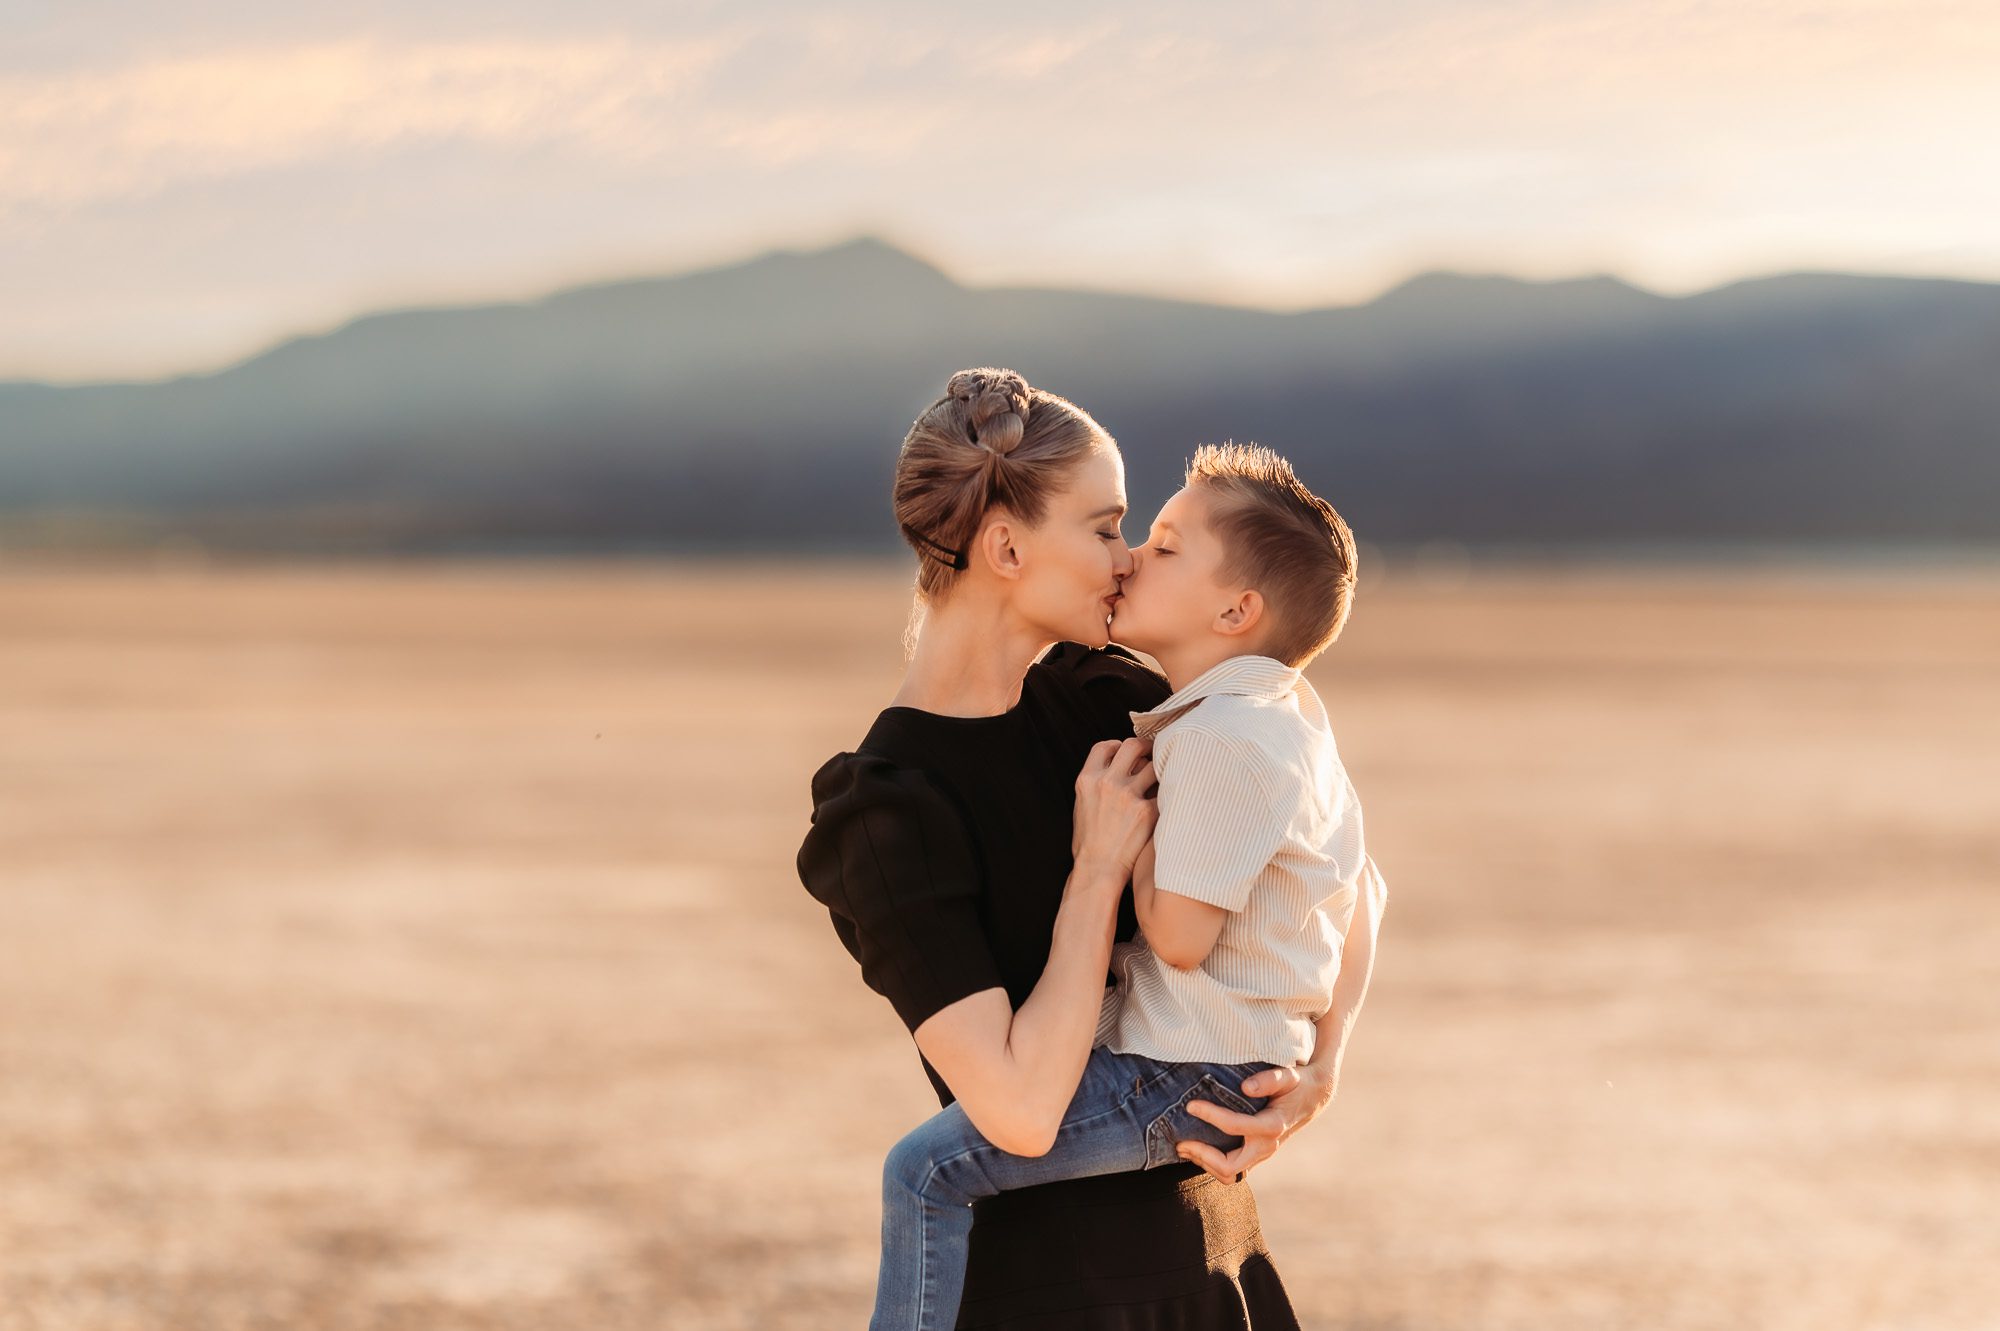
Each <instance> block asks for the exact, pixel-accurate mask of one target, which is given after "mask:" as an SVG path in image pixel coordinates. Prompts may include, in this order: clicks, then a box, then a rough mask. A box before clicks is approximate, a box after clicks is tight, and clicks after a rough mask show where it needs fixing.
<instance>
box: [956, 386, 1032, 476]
mask: <svg viewBox="0 0 2000 1331" xmlns="http://www.w3.org/2000/svg"><path fill="white" fill-rule="evenodd" d="M944 392H945V396H946V397H949V398H955V399H956V400H958V401H959V402H961V403H963V404H964V405H965V423H966V432H967V434H968V435H969V436H970V438H971V440H972V442H973V443H975V444H979V445H981V446H983V447H985V448H989V449H992V450H993V451H994V452H995V453H998V454H1000V455H1001V456H1002V457H1005V456H1006V455H1007V454H1009V453H1011V452H1013V451H1014V446H1015V445H1017V444H1019V443H1020V442H1021V438H1022V436H1023V435H1024V434H1026V433H1027V429H1028V401H1029V390H1028V381H1027V380H1026V379H1023V378H1022V377H1021V376H1020V375H1018V374H1016V373H1014V372H1013V371H1012V370H996V369H990V368H988V369H978V370H960V371H959V372H958V373H957V374H954V375H953V376H952V377H951V380H950V382H949V383H947V384H946V385H945V386H944Z"/></svg>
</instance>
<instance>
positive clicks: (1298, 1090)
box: [1177, 1064, 1335, 1183]
mask: <svg viewBox="0 0 2000 1331" xmlns="http://www.w3.org/2000/svg"><path fill="white" fill-rule="evenodd" d="M1242 1089H1243V1094H1245V1095H1250V1096H1264V1095H1268V1096H1270V1097H1271V1099H1270V1100H1269V1101H1268V1102H1267V1103H1266V1104H1265V1105H1264V1108H1263V1109H1262V1110H1260V1111H1258V1112H1257V1113H1255V1114H1239V1113H1237V1112H1236V1111H1235V1110H1233V1109H1225V1108H1223V1107H1222V1106H1221V1105H1218V1104H1212V1103H1210V1102H1209V1101H1207V1100H1190V1101H1188V1112H1189V1113H1190V1114H1193V1115H1194V1116H1195V1117H1196V1118H1198V1119H1201V1120H1202V1121H1203V1122H1206V1123H1213V1124H1214V1125H1215V1126H1216V1127H1218V1128H1220V1129H1222V1130H1223V1131H1224V1132H1226V1133H1229V1134H1230V1135H1231V1136H1234V1137H1241V1138H1242V1139H1243V1144H1242V1145H1241V1146H1239V1147H1237V1148H1236V1149H1235V1150H1233V1151H1229V1152H1226V1153H1225V1152H1222V1151H1218V1150H1217V1149H1216V1148H1215V1147H1213V1146H1210V1145H1209V1144H1208V1143H1207V1142H1198V1141H1184V1142H1181V1143H1180V1144H1179V1146H1178V1148H1177V1149H1178V1150H1179V1151H1180V1157H1181V1159H1183V1160H1191V1161H1193V1162H1194V1163H1195V1164H1197V1165H1200V1166H1201V1167H1202V1168H1203V1169H1206V1170H1207V1171H1208V1172H1209V1173H1211V1174H1213V1175H1214V1176H1215V1177H1216V1178H1218V1179H1220V1180H1222V1181H1223V1182H1224V1183H1235V1182H1238V1181H1239V1180H1241V1179H1242V1177H1243V1176H1244V1175H1245V1174H1247V1173H1249V1172H1250V1171H1251V1170H1252V1169H1255V1168H1256V1167H1257V1166H1258V1165H1261V1164H1263V1163H1264V1162H1265V1161H1266V1160H1269V1159H1270V1158H1271V1157H1272V1155H1274V1154H1275V1153H1276V1152H1277V1149H1278V1143H1280V1142H1282V1141H1284V1140H1285V1139H1286V1138H1287V1137H1289V1136H1291V1135H1292V1134H1293V1133H1295V1132H1297V1131H1298V1130H1299V1129H1300V1128H1303V1127H1304V1126H1305V1125H1306V1124H1308V1123H1310V1122H1312V1121H1313V1120H1314V1119H1316V1118H1318V1117H1319V1116H1320V1114H1321V1113H1322V1112H1323V1111H1324V1110H1325V1109H1326V1107H1327V1106H1328V1105H1330V1104H1332V1103H1333V1093H1334V1090H1335V1085H1334V1077H1333V1076H1331V1075H1329V1074H1328V1073H1327V1072H1326V1071H1325V1070H1324V1069H1322V1068H1317V1067H1314V1066H1313V1065H1311V1064H1306V1065H1304V1066H1301V1067H1296V1068H1266V1069H1265V1070H1264V1071H1262V1072H1259V1073H1256V1074H1254V1075H1253V1076H1250V1077H1246V1078H1244V1080H1243V1088H1242Z"/></svg>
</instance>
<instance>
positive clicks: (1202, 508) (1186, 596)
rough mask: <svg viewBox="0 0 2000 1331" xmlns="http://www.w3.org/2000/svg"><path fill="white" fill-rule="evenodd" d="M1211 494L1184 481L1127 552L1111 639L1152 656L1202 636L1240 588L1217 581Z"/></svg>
mask: <svg viewBox="0 0 2000 1331" xmlns="http://www.w3.org/2000/svg"><path fill="white" fill-rule="evenodd" d="M1210 502H1211V500H1210V499H1209V497H1208V495H1207V494H1205V493H1204V492H1203V491H1202V490H1200V489H1199V488H1197V487H1192V486H1184V487H1182V489H1181V490H1180V491H1179V492H1178V493H1177V494H1175V495H1174V497H1173V498H1171V499H1169V500H1168V501H1167V502H1166V503H1165V504H1164V505H1162V506H1161V508H1160V515H1159V516H1158V517H1156V518H1154V519H1153V528H1152V531H1151V532H1149V533H1148V534H1147V537H1146V543H1145V544H1144V545H1142V546H1140V547H1138V548H1137V549H1136V550H1134V551H1133V552H1132V558H1133V568H1132V572H1131V574H1130V575H1129V576H1127V577H1126V579H1125V585H1124V588H1123V590H1124V593H1125V596H1124V599H1123V600H1121V601H1119V602H1118V605H1117V608H1116V610H1115V611H1114V612H1113V613H1112V616H1111V626H1110V627H1111V639H1112V641H1114V642H1122V643H1125V644H1127V645H1129V646H1132V647H1137V648H1138V649H1139V650H1140V651H1142V652H1145V653H1147V654H1149V655H1151V656H1156V657H1157V656H1159V655H1160V653H1161V651H1162V649H1164V650H1165V651H1167V652H1169V653H1172V652H1175V651H1176V650H1177V649H1180V648H1183V647H1186V646H1188V645H1191V644H1194V643H1198V642H1201V641H1203V640H1204V639H1206V638H1207V637H1208V636H1209V635H1210V634H1211V633H1212V632H1213V631H1214V628H1215V624H1216V620H1217V617H1218V616H1220V615H1221V614H1222V612H1223V611H1224V610H1226V609H1227V608H1228V607H1229V605H1230V604H1231V603H1232V601H1233V600H1234V598H1235V594H1236V592H1238V591H1240V590H1241V589H1240V588H1236V587H1232V586H1228V585H1226V584H1225V583H1224V582H1223V581H1222V562H1223V555H1224V550H1223V545H1222V541H1221V539H1220V538H1218V537H1217V536H1216V535H1215V532H1214V531H1213V530H1212V529H1211V528H1210V526H1209V523H1208V510H1209V504H1210Z"/></svg>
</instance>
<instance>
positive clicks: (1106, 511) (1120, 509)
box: [1090, 504, 1125, 522]
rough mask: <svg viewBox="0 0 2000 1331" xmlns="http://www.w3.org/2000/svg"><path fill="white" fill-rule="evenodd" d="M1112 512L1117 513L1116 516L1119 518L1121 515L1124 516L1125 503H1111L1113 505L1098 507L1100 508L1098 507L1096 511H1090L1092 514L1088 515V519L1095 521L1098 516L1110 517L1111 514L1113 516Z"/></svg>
mask: <svg viewBox="0 0 2000 1331" xmlns="http://www.w3.org/2000/svg"><path fill="white" fill-rule="evenodd" d="M1114 514H1115V515H1117V516H1118V517H1121V518H1122V517H1124V516H1125V505H1123V504H1113V505H1112V506H1111V507H1110V508H1100V509H1098V510H1097V511H1096V512H1095V513H1092V514H1091V515H1090V520H1091V521H1092V522H1095V521H1097V520H1098V519H1099V518H1108V517H1111V516H1113V515H1114Z"/></svg>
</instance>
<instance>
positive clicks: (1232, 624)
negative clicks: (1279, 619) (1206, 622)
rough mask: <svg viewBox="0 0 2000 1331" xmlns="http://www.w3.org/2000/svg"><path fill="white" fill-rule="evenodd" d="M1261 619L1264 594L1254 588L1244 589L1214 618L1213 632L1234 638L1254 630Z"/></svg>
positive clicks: (1262, 616)
mask: <svg viewBox="0 0 2000 1331" xmlns="http://www.w3.org/2000/svg"><path fill="white" fill-rule="evenodd" d="M1263 618H1264V594H1263V593H1262V592H1260V591H1258V590H1257V589H1256V588H1254V587H1251V588H1246V589H1245V590H1243V591H1240V592H1238V593H1237V594H1236V599H1235V600H1234V601H1232V602H1230V603H1229V605H1227V606H1226V607H1224V609H1223V611H1222V613H1221V614H1219V615H1217V616H1216V617H1215V631H1216V632H1217V633H1222V634H1227V635H1229V636H1230V637H1235V636H1236V635H1238V634H1241V633H1248V632H1249V631H1250V630H1251V629H1254V628H1256V627H1257V625H1258V624H1259V623H1261V622H1262V621H1263Z"/></svg>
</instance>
